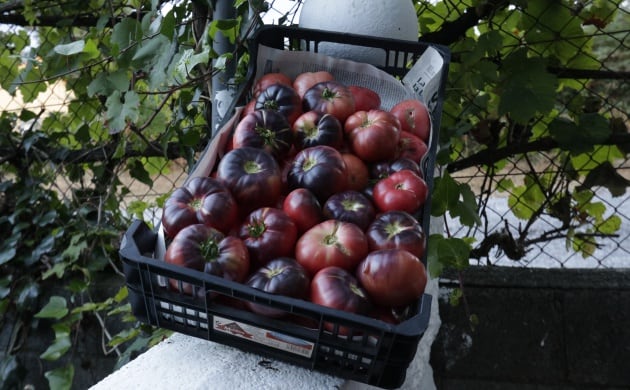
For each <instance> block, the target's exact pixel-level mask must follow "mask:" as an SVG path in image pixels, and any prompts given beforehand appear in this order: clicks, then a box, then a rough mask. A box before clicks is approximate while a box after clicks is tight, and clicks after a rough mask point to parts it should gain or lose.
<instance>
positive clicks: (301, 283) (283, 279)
mask: <svg viewBox="0 0 630 390" xmlns="http://www.w3.org/2000/svg"><path fill="white" fill-rule="evenodd" d="M245 284H247V285H248V286H250V287H253V288H255V289H257V290H261V291H264V292H267V293H270V294H276V295H282V296H287V297H292V298H298V299H304V300H306V299H308V298H309V293H310V286H311V279H310V277H309V276H308V274H307V272H306V270H305V269H304V267H302V266H301V265H300V263H298V262H297V261H296V260H295V259H294V258H291V257H279V258H277V259H273V260H271V261H270V262H269V263H267V264H266V265H264V266H262V267H261V268H259V269H258V270H256V271H255V272H254V273H253V274H252V275H251V276H250V277H249V279H248V280H247V282H245ZM247 306H248V307H249V309H250V310H251V311H253V312H254V313H258V314H262V315H265V316H268V317H282V316H284V315H286V314H287V312H286V311H283V310H280V309H275V308H272V307H269V306H265V305H260V304H256V303H253V302H251V301H247Z"/></svg>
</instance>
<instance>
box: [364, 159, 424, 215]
mask: <svg viewBox="0 0 630 390" xmlns="http://www.w3.org/2000/svg"><path fill="white" fill-rule="evenodd" d="M428 193H429V191H428V188H427V184H426V182H425V181H424V180H423V179H422V178H421V177H420V176H418V175H417V174H415V173H414V172H412V171H410V170H408V169H403V170H402V171H398V172H394V173H392V174H391V175H389V177H386V178H384V179H381V180H379V181H378V182H377V183H376V184H375V185H374V189H373V190H372V197H373V199H374V204H376V207H377V208H378V209H379V210H380V211H391V210H402V211H406V212H408V213H410V214H413V213H414V212H416V211H417V210H418V209H419V208H420V207H421V206H422V205H424V202H425V201H426V200H427V196H428Z"/></svg>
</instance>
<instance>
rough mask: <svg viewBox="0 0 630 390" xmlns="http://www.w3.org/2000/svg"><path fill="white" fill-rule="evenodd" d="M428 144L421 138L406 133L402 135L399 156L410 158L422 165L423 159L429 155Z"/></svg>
mask: <svg viewBox="0 0 630 390" xmlns="http://www.w3.org/2000/svg"><path fill="white" fill-rule="evenodd" d="M428 149H429V148H428V147H427V144H426V143H424V141H423V140H422V139H420V137H418V136H415V135H413V134H411V133H408V132H406V131H402V132H401V133H400V141H399V142H398V154H397V156H398V157H399V158H400V157H404V158H408V159H410V160H413V161H415V162H417V163H420V161H421V160H422V157H424V156H425V155H426V154H427V150H428Z"/></svg>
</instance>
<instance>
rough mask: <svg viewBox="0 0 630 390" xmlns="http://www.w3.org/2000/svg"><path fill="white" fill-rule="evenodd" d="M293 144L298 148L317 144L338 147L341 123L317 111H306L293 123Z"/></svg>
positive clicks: (341, 137)
mask: <svg viewBox="0 0 630 390" xmlns="http://www.w3.org/2000/svg"><path fill="white" fill-rule="evenodd" d="M293 132H294V134H295V146H296V148H297V149H298V150H302V149H305V148H310V147H311V146H317V145H328V146H331V147H333V148H335V149H340V148H341V146H342V145H343V125H342V124H341V122H339V119H337V118H335V117H334V116H332V115H330V114H324V113H323V112H319V111H308V112H305V113H304V114H302V115H300V116H299V117H298V118H297V119H296V121H295V122H294V123H293Z"/></svg>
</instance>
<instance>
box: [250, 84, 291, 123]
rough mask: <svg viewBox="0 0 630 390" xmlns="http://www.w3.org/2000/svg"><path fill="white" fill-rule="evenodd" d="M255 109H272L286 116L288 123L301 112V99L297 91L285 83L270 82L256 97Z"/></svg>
mask: <svg viewBox="0 0 630 390" xmlns="http://www.w3.org/2000/svg"><path fill="white" fill-rule="evenodd" d="M254 109H256V110H273V111H277V112H279V113H281V114H282V115H284V116H285V118H287V121H288V122H289V125H292V124H293V122H295V120H296V119H297V118H298V117H299V116H300V115H301V114H302V100H301V99H300V97H299V96H298V94H297V92H295V90H294V89H293V87H290V86H288V85H285V84H272V85H270V86H268V87H267V88H265V89H264V90H263V91H262V92H261V93H260V95H258V96H257V97H256V104H255V105H254Z"/></svg>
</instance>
